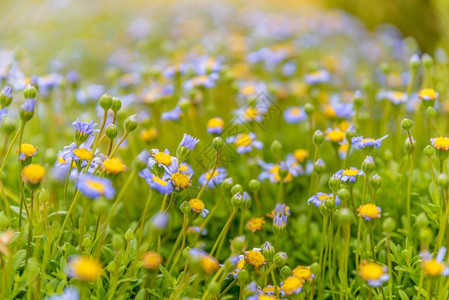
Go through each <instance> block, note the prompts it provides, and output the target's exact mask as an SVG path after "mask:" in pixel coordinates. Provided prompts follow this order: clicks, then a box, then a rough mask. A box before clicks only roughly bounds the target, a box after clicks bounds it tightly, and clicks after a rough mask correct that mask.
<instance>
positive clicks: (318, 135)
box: [313, 130, 325, 147]
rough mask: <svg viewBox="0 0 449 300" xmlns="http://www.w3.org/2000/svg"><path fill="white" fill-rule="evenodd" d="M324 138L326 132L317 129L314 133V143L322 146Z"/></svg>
mask: <svg viewBox="0 0 449 300" xmlns="http://www.w3.org/2000/svg"><path fill="white" fill-rule="evenodd" d="M324 138H325V136H324V133H323V132H321V130H317V131H315V133H314V134H313V143H314V144H315V146H317V147H319V146H321V144H323V142H324Z"/></svg>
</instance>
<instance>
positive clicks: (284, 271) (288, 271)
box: [281, 266, 292, 279]
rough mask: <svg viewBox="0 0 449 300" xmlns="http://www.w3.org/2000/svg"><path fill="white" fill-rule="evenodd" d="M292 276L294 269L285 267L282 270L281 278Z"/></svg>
mask: <svg viewBox="0 0 449 300" xmlns="http://www.w3.org/2000/svg"><path fill="white" fill-rule="evenodd" d="M291 275H292V269H290V267H289V266H283V267H282V268H281V276H282V278H283V279H285V278H287V277H290V276H291Z"/></svg>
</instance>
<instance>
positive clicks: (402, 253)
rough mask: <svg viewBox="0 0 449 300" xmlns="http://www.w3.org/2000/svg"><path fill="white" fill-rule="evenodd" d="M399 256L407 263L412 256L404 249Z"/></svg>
mask: <svg viewBox="0 0 449 300" xmlns="http://www.w3.org/2000/svg"><path fill="white" fill-rule="evenodd" d="M401 256H402V257H403V258H404V259H405V261H407V262H409V261H410V259H411V258H412V254H411V252H410V250H407V249H404V250H402V251H401Z"/></svg>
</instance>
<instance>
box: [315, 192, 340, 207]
mask: <svg viewBox="0 0 449 300" xmlns="http://www.w3.org/2000/svg"><path fill="white" fill-rule="evenodd" d="M327 199H333V195H332V194H325V193H321V192H320V193H317V194H316V195H313V196H312V197H310V198H309V200H307V203H308V204H310V203H312V204H313V205H315V206H316V207H318V208H319V207H320V206H321V205H325V202H326V200H327ZM335 205H340V198H338V196H336V198H335Z"/></svg>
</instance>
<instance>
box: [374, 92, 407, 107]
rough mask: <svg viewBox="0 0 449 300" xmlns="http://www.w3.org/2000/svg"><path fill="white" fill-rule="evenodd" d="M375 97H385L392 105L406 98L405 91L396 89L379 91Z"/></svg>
mask: <svg viewBox="0 0 449 300" xmlns="http://www.w3.org/2000/svg"><path fill="white" fill-rule="evenodd" d="M377 98H378V99H379V100H382V99H386V100H388V101H390V102H391V103H393V104H394V105H398V104H401V103H404V102H406V101H407V100H408V96H407V93H404V92H397V91H381V92H379V93H378V94H377Z"/></svg>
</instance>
